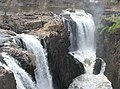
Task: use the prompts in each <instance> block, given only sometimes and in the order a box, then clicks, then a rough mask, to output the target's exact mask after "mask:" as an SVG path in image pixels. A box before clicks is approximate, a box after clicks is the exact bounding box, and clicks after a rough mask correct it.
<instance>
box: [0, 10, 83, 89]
mask: <svg viewBox="0 0 120 89" xmlns="http://www.w3.org/2000/svg"><path fill="white" fill-rule="evenodd" d="M1 20H2V21H1V23H0V28H1V29H0V32H1V33H4V34H7V37H9V36H10V37H11V36H13V37H14V38H10V39H8V40H5V41H4V42H2V43H1V45H0V49H1V51H0V52H7V53H8V54H9V55H11V56H12V57H14V58H15V59H16V60H18V61H19V62H20V66H21V67H22V68H23V69H25V70H26V71H27V72H28V73H29V74H30V75H32V77H33V79H34V69H35V56H34V55H33V54H32V53H30V52H28V51H27V50H26V46H25V44H24V42H23V41H22V40H21V39H20V38H17V37H16V33H19V34H21V33H26V34H32V35H35V36H38V39H39V40H40V41H41V43H42V45H43V47H44V48H47V51H48V64H49V68H50V72H51V74H52V77H53V86H54V88H55V89H67V88H68V87H69V84H70V83H71V82H72V79H74V78H75V77H77V76H79V75H81V74H83V73H84V67H83V65H82V63H80V62H78V61H77V60H76V59H74V58H73V57H72V56H71V55H70V54H69V53H68V52H69V50H68V48H69V46H70V41H69V32H68V30H67V26H66V25H65V24H64V22H63V20H62V19H61V18H60V17H59V16H55V15H54V14H53V13H51V12H50V13H32V14H31V13H24V14H19V15H15V16H11V15H10V16H1ZM4 37H6V35H5V36H4ZM13 39H14V40H13ZM14 41H16V44H15V43H14ZM0 78H2V77H0ZM13 80H14V78H13ZM6 86H9V85H6ZM3 87H4V85H3ZM3 89H4V88H3ZM11 89H14V88H11Z"/></svg>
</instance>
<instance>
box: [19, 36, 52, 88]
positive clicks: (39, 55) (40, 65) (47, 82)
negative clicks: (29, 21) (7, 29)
mask: <svg viewBox="0 0 120 89" xmlns="http://www.w3.org/2000/svg"><path fill="white" fill-rule="evenodd" d="M20 37H21V38H22V40H23V41H24V42H25V44H26V46H27V49H28V50H29V51H30V52H31V51H32V52H33V53H34V54H35V56H36V70H35V78H36V82H37V84H36V87H37V89H53V87H52V77H51V75H50V73H49V68H48V63H47V58H46V56H45V55H46V54H47V53H46V52H45V50H44V49H43V46H42V45H41V43H40V41H39V40H38V39H37V38H36V37H34V36H32V35H26V34H21V35H20Z"/></svg>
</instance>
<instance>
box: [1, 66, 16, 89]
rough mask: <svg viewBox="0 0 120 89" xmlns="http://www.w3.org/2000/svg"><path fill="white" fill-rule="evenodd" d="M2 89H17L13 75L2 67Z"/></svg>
mask: <svg viewBox="0 0 120 89" xmlns="http://www.w3.org/2000/svg"><path fill="white" fill-rule="evenodd" d="M0 89H17V88H16V80H15V78H14V75H13V73H12V72H11V71H8V70H6V69H5V68H3V67H2V66H0Z"/></svg>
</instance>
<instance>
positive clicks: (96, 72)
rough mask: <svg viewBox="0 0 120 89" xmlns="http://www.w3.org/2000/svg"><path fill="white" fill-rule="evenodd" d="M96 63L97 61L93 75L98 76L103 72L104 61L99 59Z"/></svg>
mask: <svg viewBox="0 0 120 89" xmlns="http://www.w3.org/2000/svg"><path fill="white" fill-rule="evenodd" d="M95 61H96V62H95V65H94V69H93V74H95V75H97V74H99V73H100V71H101V67H102V60H101V59H99V58H97V59H96V60H95Z"/></svg>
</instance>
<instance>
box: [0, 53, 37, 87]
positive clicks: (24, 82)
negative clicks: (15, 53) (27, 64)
mask: <svg viewBox="0 0 120 89" xmlns="http://www.w3.org/2000/svg"><path fill="white" fill-rule="evenodd" d="M1 54H2V56H3V57H4V59H3V60H4V61H5V62H6V64H7V66H6V65H5V64H1V65H2V66H3V67H4V68H5V69H7V70H8V69H9V70H11V71H12V72H13V74H14V77H15V79H16V83H17V89H36V88H35V84H34V82H33V81H32V79H31V77H30V76H29V75H28V73H27V72H25V71H24V70H23V69H22V68H21V67H20V66H19V65H18V64H17V63H16V61H15V59H14V58H12V57H10V56H9V55H7V54H6V53H1Z"/></svg>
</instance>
